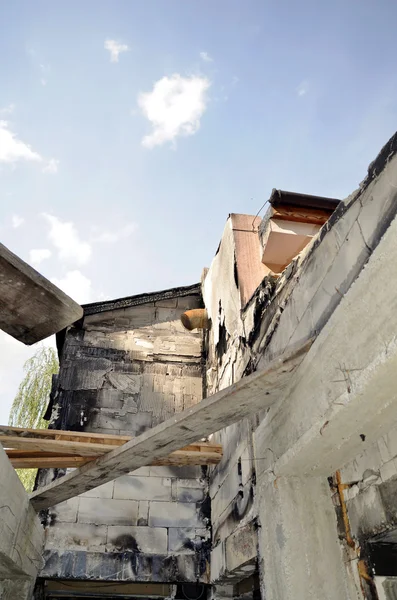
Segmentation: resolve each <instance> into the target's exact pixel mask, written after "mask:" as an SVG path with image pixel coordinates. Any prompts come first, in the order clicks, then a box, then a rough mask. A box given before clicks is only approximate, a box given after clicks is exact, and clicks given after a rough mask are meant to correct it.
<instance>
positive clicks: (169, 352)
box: [39, 286, 210, 582]
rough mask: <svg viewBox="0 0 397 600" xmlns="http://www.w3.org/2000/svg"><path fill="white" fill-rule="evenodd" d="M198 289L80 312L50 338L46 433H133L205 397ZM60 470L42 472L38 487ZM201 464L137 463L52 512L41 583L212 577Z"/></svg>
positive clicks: (205, 486)
mask: <svg viewBox="0 0 397 600" xmlns="http://www.w3.org/2000/svg"><path fill="white" fill-rule="evenodd" d="M201 303H202V300H201V292H200V288H199V286H191V287H189V288H177V289H174V290H168V291H166V292H163V293H159V294H152V295H144V296H138V297H132V298H126V299H122V300H118V301H109V302H103V303H97V304H91V305H87V306H86V307H85V311H84V317H83V319H82V321H81V322H78V323H76V324H75V326H73V327H71V328H69V329H68V330H67V331H66V334H65V335H60V336H59V338H58V341H59V345H60V354H61V361H60V372H59V376H58V378H57V380H56V382H55V385H54V389H53V393H52V410H51V412H52V414H51V425H50V427H51V428H57V429H68V430H74V431H92V432H96V433H111V434H123V435H132V436H136V435H139V434H140V433H142V432H144V431H145V430H147V429H148V428H151V427H153V426H154V425H157V424H158V423H160V422H162V421H164V420H166V419H168V418H170V417H172V415H173V414H175V413H177V412H180V411H181V410H183V409H185V408H188V407H189V406H192V405H194V404H196V403H197V402H199V401H200V400H201V399H202V384H203V372H202V365H203V345H202V334H201V333H198V332H195V333H190V332H188V331H186V330H185V329H184V328H183V326H182V324H181V322H180V315H181V314H182V313H183V312H184V311H185V310H187V309H191V308H197V307H199V306H201ZM60 474H61V473H59V472H56V471H54V470H48V471H41V473H40V477H39V484H40V485H43V484H44V483H48V482H49V481H50V480H51V479H52V478H54V476H58V475H60ZM207 490H208V481H207V476H206V468H205V467H194V466H185V467H145V468H141V469H139V470H137V471H135V472H134V473H133V474H131V475H127V476H124V477H119V478H118V479H116V481H114V482H109V483H107V484H105V485H103V486H101V487H98V488H96V489H94V490H92V491H90V492H87V493H85V494H82V495H81V496H79V497H76V498H73V499H71V500H68V501H67V502H63V503H62V504H59V505H57V506H55V507H53V508H52V509H50V510H49V511H48V514H47V515H46V516H45V518H46V545H45V548H46V550H45V554H44V558H45V561H46V563H45V567H44V569H43V572H42V573H41V576H42V577H46V578H47V577H48V578H54V577H56V578H77V579H84V578H92V579H98V580H101V579H107V580H130V581H152V582H177V581H182V582H183V581H187V582H196V581H202V582H207V581H208V554H209V545H210V509H209V502H208V494H207Z"/></svg>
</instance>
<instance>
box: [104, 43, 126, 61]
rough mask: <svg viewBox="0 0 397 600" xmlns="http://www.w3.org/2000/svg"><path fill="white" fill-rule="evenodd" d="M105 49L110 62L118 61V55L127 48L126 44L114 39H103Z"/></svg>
mask: <svg viewBox="0 0 397 600" xmlns="http://www.w3.org/2000/svg"><path fill="white" fill-rule="evenodd" d="M105 50H109V52H110V62H119V55H120V54H121V53H122V52H127V50H129V48H128V46H127V44H120V42H116V40H105Z"/></svg>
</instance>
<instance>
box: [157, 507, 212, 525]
mask: <svg viewBox="0 0 397 600" xmlns="http://www.w3.org/2000/svg"><path fill="white" fill-rule="evenodd" d="M149 527H205V523H204V522H203V520H202V519H201V517H200V515H199V512H198V510H197V508H196V506H195V504H186V503H182V502H150V504H149Z"/></svg>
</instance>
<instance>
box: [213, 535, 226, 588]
mask: <svg viewBox="0 0 397 600" xmlns="http://www.w3.org/2000/svg"><path fill="white" fill-rule="evenodd" d="M225 572H226V558H225V544H224V542H220V543H219V544H218V545H217V546H215V548H213V549H212V552H211V583H215V582H217V581H220V580H222V579H223V577H224V575H225Z"/></svg>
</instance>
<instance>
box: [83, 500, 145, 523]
mask: <svg viewBox="0 0 397 600" xmlns="http://www.w3.org/2000/svg"><path fill="white" fill-rule="evenodd" d="M137 519H138V502H134V501H133V500H114V499H107V498H80V506H79V513H78V522H79V523H94V524H97V525H136V524H137Z"/></svg>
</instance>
